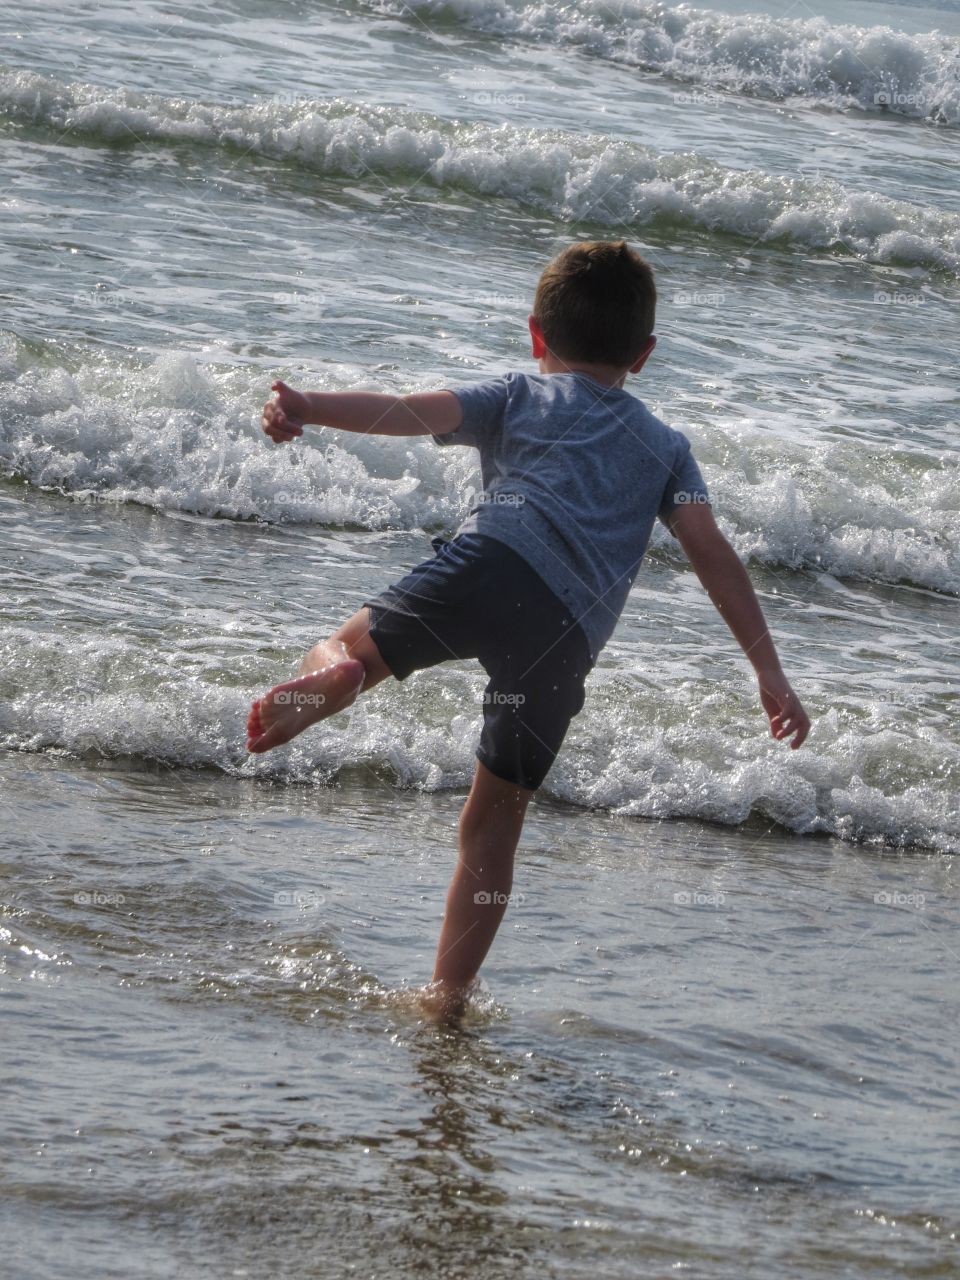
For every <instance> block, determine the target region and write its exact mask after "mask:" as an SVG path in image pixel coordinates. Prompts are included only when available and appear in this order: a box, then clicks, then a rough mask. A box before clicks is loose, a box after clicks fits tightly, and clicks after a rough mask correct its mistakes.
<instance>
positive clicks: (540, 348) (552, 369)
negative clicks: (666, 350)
mask: <svg viewBox="0 0 960 1280" xmlns="http://www.w3.org/2000/svg"><path fill="white" fill-rule="evenodd" d="M527 323H528V325H529V327H530V341H531V344H532V348H533V358H534V360H536V361H538V362H539V365H540V372H541V373H576V372H577V371H579V370H589V371H590V372H599V371H602V372H603V373H604V374H605V375H606V376H605V377H604V378H603V379H602V381H605V382H606V381H609V382H611V384H612V385H621V384H622V383H623V380H624V378H626V376H627V374H628V373H639V372H640V370H641V369H642V368H643V366H644V365H645V364H646V363H647V360H648V359H649V358H650V355H651V353H652V351H653V349H654V347H655V346H656V345H657V339H656V337H655V335H654V334H651V335H650V337H649V338H648V339H647V341H646V342H645V343H644V345H643V349H642V350H641V351H640V353H639V354H638V356H637V358H636V360H635V361H634V362H633V364H631V365H628V366H627V368H625V369H624V368H623V367H622V366H620V365H597V364H591V363H590V362H589V361H573V362H571V361H568V360H561V359H560V357H559V356H555V355H554V354H553V352H552V351H551V350H550V348H549V347H548V346H547V343H546V339H545V338H544V336H543V330H542V329H541V328H540V325H539V323H538V322H537V318H536V316H530V317H529V320H528V321H527Z"/></svg>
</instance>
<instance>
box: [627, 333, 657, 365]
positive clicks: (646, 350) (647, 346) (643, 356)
mask: <svg viewBox="0 0 960 1280" xmlns="http://www.w3.org/2000/svg"><path fill="white" fill-rule="evenodd" d="M656 345H657V339H656V335H655V334H652V333H651V335H650V337H649V338H648V339H647V340H646V342H645V343H644V345H643V350H642V351H641V352H640V354H639V355H638V356H637V359H636V363H635V364H632V365H631V366H630V372H631V373H639V372H640V370H641V369H642V368H643V366H644V365H645V364H646V363H647V361H648V360H649V359H650V356H651V355H652V354H653V348H654V347H655V346H656Z"/></svg>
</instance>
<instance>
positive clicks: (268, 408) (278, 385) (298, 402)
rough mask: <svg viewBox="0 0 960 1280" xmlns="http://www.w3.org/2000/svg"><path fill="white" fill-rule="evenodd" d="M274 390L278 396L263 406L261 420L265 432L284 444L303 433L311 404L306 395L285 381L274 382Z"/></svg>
mask: <svg viewBox="0 0 960 1280" xmlns="http://www.w3.org/2000/svg"><path fill="white" fill-rule="evenodd" d="M272 390H274V391H275V392H276V393H277V398H276V399H275V400H268V401H267V403H266V404H265V405H264V406H263V416H262V418H261V419H260V420H261V422H262V424H263V430H264V433H265V434H266V435H268V436H269V437H270V439H271V440H273V441H274V442H275V443H276V444H284V443H285V442H286V441H288V440H295V439H296V438H297V436H302V435H303V424H304V422H305V420H306V417H307V414H308V412H309V408H310V406H309V403H308V401H307V397H306V396H305V395H301V393H300V392H299V391H294V389H293V388H292V387H288V386H287V384H286V383H285V382H280V381H279V380H278V381H277V382H274V383H273V386H272Z"/></svg>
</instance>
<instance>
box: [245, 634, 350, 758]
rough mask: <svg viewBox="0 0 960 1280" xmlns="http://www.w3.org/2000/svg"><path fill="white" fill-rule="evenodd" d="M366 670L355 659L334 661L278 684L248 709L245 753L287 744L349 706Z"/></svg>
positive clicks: (258, 752)
mask: <svg viewBox="0 0 960 1280" xmlns="http://www.w3.org/2000/svg"><path fill="white" fill-rule="evenodd" d="M365 675H366V668H365V667H364V665H363V663H362V662H358V661H357V660H356V659H355V658H345V659H344V660H343V661H342V662H334V663H332V664H331V665H330V666H329V667H324V668H323V670H322V671H311V672H310V674H309V675H305V676H298V677H297V679H296V680H287V681H286V683H285V684H278V685H276V686H275V687H274V688H272V689H271V690H270V692H269V693H267V694H265V695H264V696H263V697H262V698H258V699H257V701H256V702H255V703H254V704H253V706H252V707H251V708H250V715H249V717H248V718H247V750H248V751H252V752H254V753H255V754H257V755H260V754H262V753H263V752H264V751H270V750H271V749H272V748H273V747H279V746H280V745H281V744H282V743H284V742H289V741H290V739H291V738H295V737H296V736H297V734H298V733H303V731H304V729H309V728H310V726H311V725H312V724H316V723H317V721H318V720H325V719H326V718H327V716H332V715H335V714H336V713H337V712H338V711H342V710H343V708H344V707H348V706H349V705H350V703H351V702H352V701H353V700H354V698H355V697H356V696H357V694H358V693H359V692H360V686H361V685H362V684H363V680H364V676H365Z"/></svg>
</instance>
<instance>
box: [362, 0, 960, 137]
mask: <svg viewBox="0 0 960 1280" xmlns="http://www.w3.org/2000/svg"><path fill="white" fill-rule="evenodd" d="M369 7H370V8H372V9H374V10H376V11H379V12H384V13H390V14H393V15H397V16H401V17H404V16H411V15H412V16H413V17H414V18H415V19H416V21H417V22H418V23H427V24H428V25H429V24H435V23H437V22H443V21H446V22H450V21H454V22H459V23H464V24H466V25H467V26H469V27H470V28H471V29H474V30H480V31H485V32H489V33H491V34H496V35H500V36H509V37H513V38H526V39H531V40H536V41H538V42H540V43H551V44H554V45H558V46H560V47H566V48H572V49H578V50H581V51H583V52H584V53H587V54H590V55H592V56H594V57H599V58H604V59H607V60H609V61H611V62H617V63H621V64H624V65H627V66H633V67H637V68H639V69H641V70H644V71H654V72H658V73H660V74H661V75H663V76H666V77H669V78H670V79H673V80H675V81H678V82H680V83H683V84H692V85H696V86H704V87H707V88H711V89H722V90H724V91H727V92H733V93H741V94H749V95H751V96H756V97H762V98H769V99H776V100H783V99H791V100H796V99H803V100H805V101H807V102H810V103H811V104H814V105H816V106H818V107H833V108H836V109H847V108H850V107H857V108H862V109H864V110H867V111H872V112H877V113H881V112H891V113H896V114H899V115H902V116H907V117H911V118H915V119H921V120H928V121H934V122H936V123H938V124H944V125H957V124H960V41H958V40H957V38H956V37H950V36H945V35H941V34H940V33H939V32H931V33H929V34H923V35H913V36H911V35H906V34H904V33H903V32H898V31H893V30H891V29H890V28H889V27H856V26H850V25H834V24H832V23H830V22H828V21H826V20H825V19H824V18H805V17H802V16H798V17H791V16H789V11H788V16H785V17H780V16H773V15H770V14H764V13H755V14H727V13H717V12H714V11H712V10H709V9H697V8H693V7H691V6H690V5H686V4H681V5H675V6H674V5H671V6H667V5H664V4H660V3H648V4H644V3H636V2H631V0H622V2H621V3H617V4H609V3H606V2H605V0H584V2H583V3H579V4H577V5H576V6H574V5H567V4H559V5H558V4H549V3H542V4H527V5H524V4H516V5H514V4H508V3H505V0H374V3H372V4H371V5H370V6H369Z"/></svg>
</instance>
